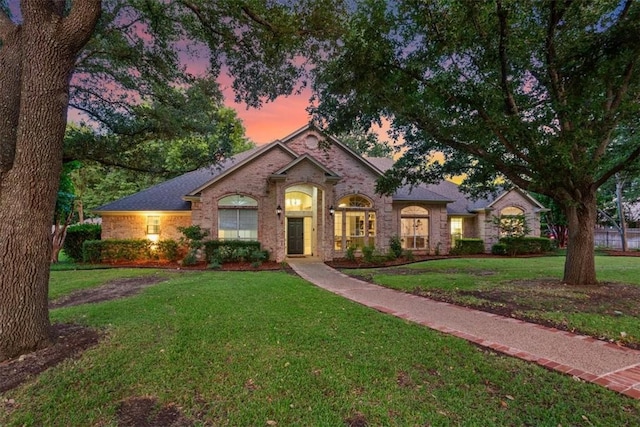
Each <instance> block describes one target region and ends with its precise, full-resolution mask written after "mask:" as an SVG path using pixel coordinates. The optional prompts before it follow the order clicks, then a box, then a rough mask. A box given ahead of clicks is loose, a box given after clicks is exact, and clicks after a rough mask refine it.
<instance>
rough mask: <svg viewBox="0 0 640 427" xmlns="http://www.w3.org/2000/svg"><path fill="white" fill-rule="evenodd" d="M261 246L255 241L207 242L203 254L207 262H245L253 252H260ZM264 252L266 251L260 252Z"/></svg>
mask: <svg viewBox="0 0 640 427" xmlns="http://www.w3.org/2000/svg"><path fill="white" fill-rule="evenodd" d="M261 247H262V245H261V244H260V242H257V241H255V240H251V241H247V240H207V241H206V242H204V253H205V256H206V259H207V261H208V262H213V261H218V262H233V261H240V260H245V259H248V258H249V257H250V254H251V253H252V252H255V251H261ZM261 252H266V251H261ZM267 259H269V256H268V253H267V257H266V258H265V259H253V260H251V261H266V260H267Z"/></svg>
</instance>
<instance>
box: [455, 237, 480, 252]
mask: <svg viewBox="0 0 640 427" xmlns="http://www.w3.org/2000/svg"><path fill="white" fill-rule="evenodd" d="M483 253H484V240H482V239H458V240H457V241H456V246H455V247H454V248H453V249H451V255H475V254H483Z"/></svg>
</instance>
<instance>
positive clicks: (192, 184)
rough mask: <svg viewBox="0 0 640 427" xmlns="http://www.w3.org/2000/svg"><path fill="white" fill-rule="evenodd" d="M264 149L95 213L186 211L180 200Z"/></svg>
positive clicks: (97, 209)
mask: <svg viewBox="0 0 640 427" xmlns="http://www.w3.org/2000/svg"><path fill="white" fill-rule="evenodd" d="M262 148H264V147H256V148H252V149H250V150H247V151H244V152H242V153H240V154H237V155H235V156H233V157H231V158H229V159H226V160H224V161H222V162H221V163H220V164H218V165H214V166H210V167H206V168H201V169H198V170H195V171H192V172H187V173H185V174H184V175H180V176H178V177H175V178H173V179H170V180H169V181H165V182H163V183H160V184H157V185H154V186H153V187H150V188H147V189H146V190H142V191H140V192H138V193H135V194H132V195H130V196H127V197H124V198H122V199H119V200H116V201H115V202H111V203H107V204H106V205H103V206H100V207H99V208H96V209H94V211H95V212H99V213H104V212H127V211H190V210H191V203H190V202H188V201H186V200H184V199H183V197H184V196H185V195H186V194H189V193H190V192H191V191H193V190H194V189H196V188H199V187H200V186H202V185H203V184H204V183H206V182H209V181H211V180H212V179H214V178H215V177H216V176H218V175H220V174H221V173H224V172H225V171H226V170H228V169H230V168H232V167H234V166H235V165H236V164H238V163H240V162H243V161H244V160H245V159H247V158H249V157H251V156H252V155H254V154H255V153H256V152H258V151H259V150H260V149H262Z"/></svg>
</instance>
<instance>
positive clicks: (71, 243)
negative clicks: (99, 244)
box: [62, 224, 102, 261]
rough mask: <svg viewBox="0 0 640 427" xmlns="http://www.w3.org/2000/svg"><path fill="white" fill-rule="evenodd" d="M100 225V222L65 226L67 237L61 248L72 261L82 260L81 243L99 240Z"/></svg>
mask: <svg viewBox="0 0 640 427" xmlns="http://www.w3.org/2000/svg"><path fill="white" fill-rule="evenodd" d="M101 233H102V226H100V224H76V225H70V226H69V228H67V237H66V238H65V240H64V244H63V245H62V249H64V253H65V254H66V255H67V256H68V257H69V258H72V259H73V260H74V261H82V259H83V255H82V244H83V243H84V242H85V241H87V240H100V234H101Z"/></svg>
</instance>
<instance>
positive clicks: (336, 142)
mask: <svg viewBox="0 0 640 427" xmlns="http://www.w3.org/2000/svg"><path fill="white" fill-rule="evenodd" d="M311 132H314V133H317V134H319V135H321V136H322V138H324V139H325V141H329V142H330V145H332V146H335V147H337V148H338V149H339V150H342V151H344V152H345V153H347V155H348V156H349V157H351V158H353V159H355V160H356V161H358V162H360V163H361V164H363V165H364V166H365V167H366V168H367V169H369V170H370V171H372V172H373V173H374V175H376V176H382V174H383V171H382V170H380V169H379V168H378V167H377V166H376V165H374V164H373V163H371V162H369V161H368V160H367V158H365V157H363V156H361V155H360V154H358V153H357V152H355V151H354V150H352V149H351V148H349V147H348V146H347V145H345V144H344V143H342V142H341V141H340V140H339V139H337V138H336V137H334V136H331V135H328V134H326V133H324V132H323V131H322V130H321V129H319V128H318V127H317V126H315V125H314V124H312V123H309V124H307V125H306V126H303V127H301V128H299V129H297V130H295V131H294V132H293V133H291V134H289V135H287V136H286V137H284V138H283V139H282V143H283V144H289V143H291V142H292V141H294V140H297V139H298V138H299V137H300V136H302V135H304V134H305V133H311Z"/></svg>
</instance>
